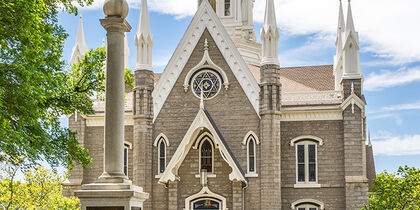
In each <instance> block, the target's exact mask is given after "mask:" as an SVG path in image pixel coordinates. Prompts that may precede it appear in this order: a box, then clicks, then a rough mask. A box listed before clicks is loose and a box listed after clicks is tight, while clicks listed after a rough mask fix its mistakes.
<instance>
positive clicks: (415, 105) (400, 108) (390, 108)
mask: <svg viewBox="0 0 420 210" xmlns="http://www.w3.org/2000/svg"><path fill="white" fill-rule="evenodd" d="M416 109H420V101H416V102H414V103H410V104H398V105H392V106H386V107H384V108H382V109H381V110H382V111H387V112H388V111H404V110H416Z"/></svg>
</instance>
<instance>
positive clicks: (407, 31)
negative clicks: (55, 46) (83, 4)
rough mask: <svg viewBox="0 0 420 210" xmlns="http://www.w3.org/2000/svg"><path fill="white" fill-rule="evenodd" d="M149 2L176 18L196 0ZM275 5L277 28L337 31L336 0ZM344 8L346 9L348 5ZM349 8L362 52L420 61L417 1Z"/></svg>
mask: <svg viewBox="0 0 420 210" xmlns="http://www.w3.org/2000/svg"><path fill="white" fill-rule="evenodd" d="M103 1H104V0H96V1H94V3H93V5H92V6H90V7H88V9H100V8H102V4H103ZM127 1H128V2H129V5H130V7H131V8H132V9H133V8H134V9H136V8H139V2H140V0H127ZM344 2H347V1H343V3H344ZM148 4H149V7H150V9H151V11H155V12H160V13H164V14H170V15H174V16H175V17H176V18H182V17H186V16H191V15H193V14H194V13H195V11H196V9H197V0H149V1H148ZM275 5H276V11H277V21H278V24H279V26H280V30H283V31H287V32H289V33H291V34H300V35H306V34H313V33H318V32H321V33H324V34H325V33H329V34H331V35H334V34H335V32H336V25H337V17H338V1H331V0H318V1H309V0H275ZM264 6H265V1H264V0H256V1H255V8H254V17H255V21H256V22H258V23H262V22H263V19H264ZM344 7H345V11H346V8H347V4H344ZM352 8H353V15H354V19H355V25H356V30H358V31H359V35H360V38H361V41H362V45H363V46H362V48H361V49H362V50H363V51H368V52H372V53H375V54H376V55H378V56H381V57H385V58H391V59H392V60H394V61H395V62H399V63H405V62H414V61H420V42H419V41H416V40H417V39H418V38H419V37H420V27H418V24H419V23H418V20H420V13H419V12H418V8H420V1H418V0H401V1H398V2H396V1H395V0H369V1H366V0H354V1H352ZM345 16H346V15H345ZM330 45H333V43H330Z"/></svg>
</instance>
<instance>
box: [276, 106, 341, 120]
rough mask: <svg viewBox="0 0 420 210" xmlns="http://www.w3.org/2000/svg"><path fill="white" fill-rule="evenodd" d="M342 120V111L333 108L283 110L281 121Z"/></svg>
mask: <svg viewBox="0 0 420 210" xmlns="http://www.w3.org/2000/svg"><path fill="white" fill-rule="evenodd" d="M320 120H343V111H342V110H341V109H340V108H338V109H333V110H287V109H285V110H283V111H282V116H281V121H320Z"/></svg>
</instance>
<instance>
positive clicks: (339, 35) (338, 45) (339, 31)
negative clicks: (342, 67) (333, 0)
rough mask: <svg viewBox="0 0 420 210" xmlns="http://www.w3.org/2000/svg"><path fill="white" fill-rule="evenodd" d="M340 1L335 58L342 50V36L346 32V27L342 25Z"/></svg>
mask: <svg viewBox="0 0 420 210" xmlns="http://www.w3.org/2000/svg"><path fill="white" fill-rule="evenodd" d="M339 1H340V6H339V8H338V25H337V38H336V40H335V46H336V48H337V52H336V56H337V57H339V56H340V54H341V51H342V50H343V36H344V34H343V33H344V32H345V30H346V25H345V23H344V13H343V4H342V3H341V0H339Z"/></svg>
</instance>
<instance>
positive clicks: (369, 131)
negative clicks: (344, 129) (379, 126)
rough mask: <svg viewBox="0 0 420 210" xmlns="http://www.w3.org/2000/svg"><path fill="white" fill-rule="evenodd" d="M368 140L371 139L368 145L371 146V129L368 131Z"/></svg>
mask: <svg viewBox="0 0 420 210" xmlns="http://www.w3.org/2000/svg"><path fill="white" fill-rule="evenodd" d="M368 140H369V142H368V145H369V146H370V147H371V146H372V141H371V140H370V130H369V132H368Z"/></svg>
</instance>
